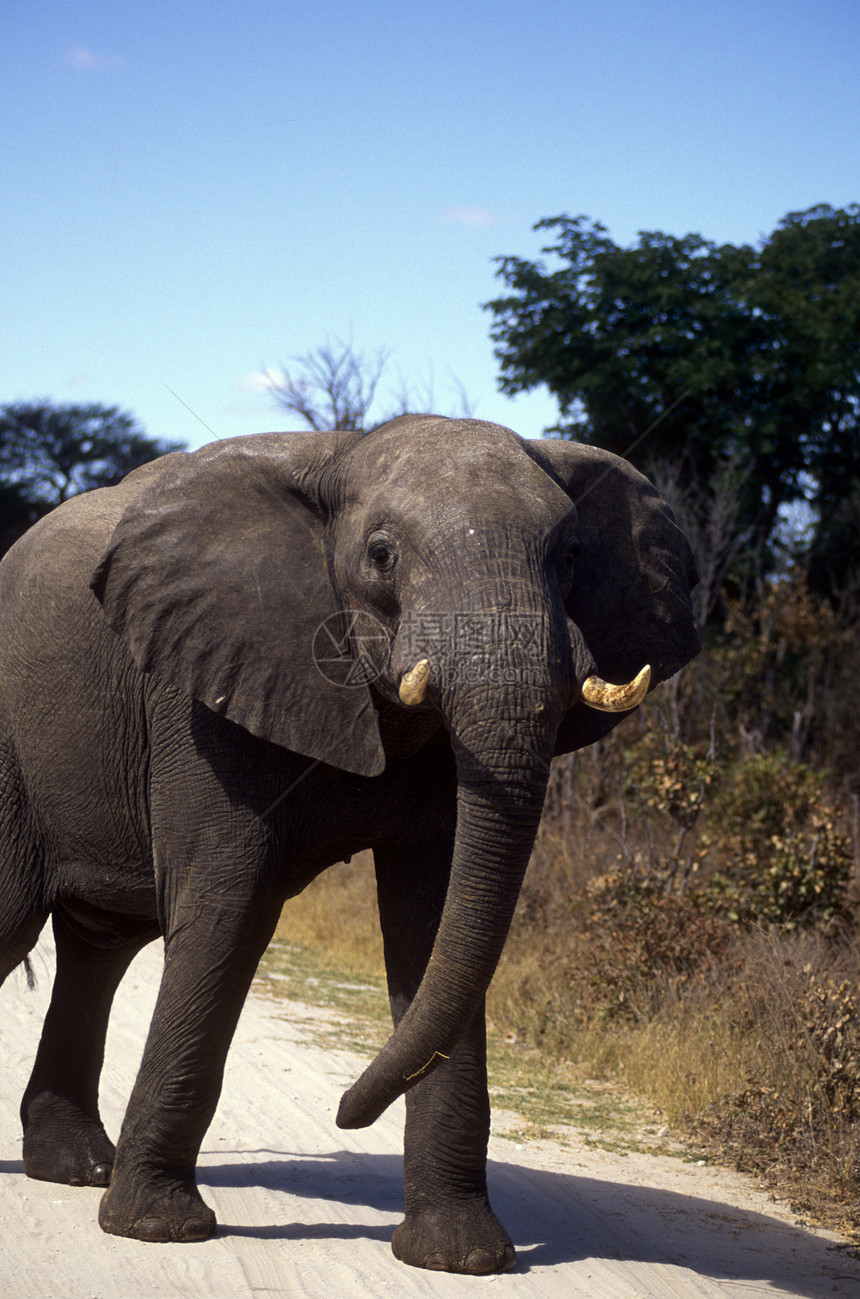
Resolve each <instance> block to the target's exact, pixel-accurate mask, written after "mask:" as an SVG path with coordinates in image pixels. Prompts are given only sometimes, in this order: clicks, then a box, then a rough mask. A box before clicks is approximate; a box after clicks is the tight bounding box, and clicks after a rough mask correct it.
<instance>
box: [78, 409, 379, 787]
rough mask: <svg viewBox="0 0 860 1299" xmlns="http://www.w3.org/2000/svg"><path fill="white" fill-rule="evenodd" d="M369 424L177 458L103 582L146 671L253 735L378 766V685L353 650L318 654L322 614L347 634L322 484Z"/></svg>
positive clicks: (96, 580) (149, 491)
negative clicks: (353, 661)
mask: <svg viewBox="0 0 860 1299" xmlns="http://www.w3.org/2000/svg"><path fill="white" fill-rule="evenodd" d="M359 437H360V435H359V434H356V433H307V434H305V433H281V434H278V433H266V434H258V435H256V436H253V437H245V438H233V439H230V440H227V441H224V442H219V443H215V444H213V445H211V446H207V447H203V448H202V449H201V450H199V451H195V452H193V453H192V454H190V455H186V456H182V457H181V458H180V457H177V458H176V460H175V461H174V462H173V463H171V464H168V463H166V464H165V466H164V469H163V471H162V472H161V473H160V474H159V475H158V476H157V477H155V478H154V480H149V479H147V480H145V481H144V482H143V484H142V488H141V490H140V492H139V493H138V495H137V496H136V497H135V498H134V499H133V501H132V503H131V504H130V505H129V506H128V507H127V508H126V510H125V512H124V514H123V515H122V517H121V518H120V521H119V523H118V524H117V527H116V529H115V531H114V533H113V536H112V538H111V541H110V544H109V545H108V548H107V550H106V552H105V554H104V555H103V557H102V559H101V562H100V563H99V566H98V568H97V569H96V571H95V574H94V577H93V580H92V588H93V590H94V592H95V594H96V596H97V597H98V599H99V600H100V601H101V603H102V607H103V609H104V613H105V617H106V618H107V621H108V623H109V624H110V626H111V627H112V628H113V629H114V631H116V632H117V633H118V634H119V636H120V637H121V638H122V639H123V640H124V642H125V644H126V645H127V647H128V649H129V650H130V652H131V654H132V657H133V658H134V661H135V663H136V664H137V665H138V667H139V668H140V669H141V670H142V671H144V672H149V673H152V674H153V675H154V676H157V677H158V678H160V679H162V680H164V681H167V682H169V683H170V684H171V685H173V686H175V687H177V689H179V690H182V691H183V692H184V693H185V694H188V695H190V696H191V697H192V698H194V699H197V700H200V701H201V702H202V703H204V704H206V706H207V707H208V708H210V709H212V711H213V712H215V713H219V714H221V715H223V716H224V717H227V718H229V719H230V720H231V721H233V722H237V723H238V724H239V725H240V726H243V727H245V729H246V730H248V731H250V732H251V734H252V735H256V736H259V737H261V738H262V739H265V740H270V741H272V742H273V743H275V744H279V745H283V746H284V747H285V748H288V749H291V750H293V751H295V752H297V753H301V754H303V755H305V756H306V757H309V758H316V759H320V760H321V761H323V762H326V763H329V764H331V765H332V766H336V767H341V768H342V769H344V770H346V771H351V772H355V773H356V774H358V775H366V776H372V775H378V774H379V773H380V772H381V771H382V770H383V768H384V765H385V759H384V754H383V749H382V745H381V742H380V737H379V728H378V725H377V719H376V711H375V709H374V706H373V703H372V700H371V697H370V692H369V690H368V688H367V686H366V685H365V684H361V682H360V680H359V682H358V684H356V683H355V674H352V673H349V672H347V671H345V670H344V664H343V663H340V664H339V665H337V666H336V669H335V670H334V671H331V672H329V674H328V675H325V674H324V671H321V670H320V669H319V668H318V667H317V665H316V663H317V658H319V657H320V654H319V644H320V642H319V640H318V641H317V658H315V654H314V648H315V646H314V638H315V636H317V634H318V632H319V630H320V628H321V626H323V633H322V635H323V637H324V642H325V644H327V645H328V646H329V649H330V650H331V647H332V646H335V651H336V652H337V651H338V650H339V648H340V646H341V645H342V644H345V643H346V628H345V625H344V615H343V614H342V613H341V612H340V610H339V606H338V603H337V600H336V596H335V590H334V586H333V584H332V578H331V568H332V565H331V555H330V553H329V549H328V545H327V535H326V508H325V505H324V503H323V498H322V496H321V492H320V488H321V482H322V480H323V479H324V478H325V476H326V475H327V474H328V473H330V472H331V471H332V470H333V468H334V466H335V465H336V462H337V461H338V460H339V458H340V457H341V456H342V455H343V454H344V453H345V452H347V451H348V450H349V448H350V447H351V446H352V445H354V443H355V442H356V441H357V440H358V438H359ZM327 620H329V621H328V622H327ZM326 627H327V628H328V629H329V630H330V631H331V629H334V631H333V633H332V634H331V635H330V636H328V637H326V635H325V628H326ZM323 668H325V665H324V664H323Z"/></svg>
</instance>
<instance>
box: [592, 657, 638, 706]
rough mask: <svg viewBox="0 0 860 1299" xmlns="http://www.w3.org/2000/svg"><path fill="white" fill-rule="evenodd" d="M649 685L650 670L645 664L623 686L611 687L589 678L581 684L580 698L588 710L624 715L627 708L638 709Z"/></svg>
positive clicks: (597, 678) (596, 678) (606, 682)
mask: <svg viewBox="0 0 860 1299" xmlns="http://www.w3.org/2000/svg"><path fill="white" fill-rule="evenodd" d="M650 684H651V668H650V667H649V666H648V664H646V665H645V667H644V668H643V669H642V671H641V672H640V673H638V675H637V676H635V677H634V678H633V680H632V681H628V683H627V685H625V686H611V685H610V684H609V682H608V681H601V679H600V677H589V678H588V680H587V681H585V682H584V683H583V686H582V697H583V699H584V700H585V702H586V703H587V704H588V706H589V708H596V709H598V711H599V712H601V713H624V712H626V711H627V709H628V708H638V706H639V704H641V703H642V700H643V699H644V698H645V696H646V695H647V693H648V687H649V685H650Z"/></svg>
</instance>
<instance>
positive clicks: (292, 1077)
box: [0, 945, 860, 1299]
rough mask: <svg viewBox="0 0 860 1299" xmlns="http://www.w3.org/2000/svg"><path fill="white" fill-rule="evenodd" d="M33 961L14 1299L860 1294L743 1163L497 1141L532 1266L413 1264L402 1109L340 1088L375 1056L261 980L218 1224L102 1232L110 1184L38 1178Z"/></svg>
mask: <svg viewBox="0 0 860 1299" xmlns="http://www.w3.org/2000/svg"><path fill="white" fill-rule="evenodd" d="M34 965H35V968H36V972H37V975H38V979H39V986H38V988H37V990H36V991H35V992H30V991H28V989H27V987H26V983H25V981H24V978H23V974H22V973H20V972H19V973H17V974H15V975H13V976H12V977H11V978H10V979H9V980H8V981H7V983H6V985H5V986H4V987H3V989H2V992H0V1043H2V1048H0V1049H2V1054H0V1294H2V1295H3V1296H4V1297H5V1299H30V1297H31V1296H32V1299H149V1297H150V1296H188V1297H189V1299H191V1297H192V1296H193V1297H194V1299H202V1297H204V1296H205V1297H207V1299H244V1297H245V1296H251V1295H255V1296H256V1295H273V1296H275V1295H283V1296H290V1299H295V1297H297V1296H307V1297H308V1299H334V1296H338V1297H339V1299H353V1297H354V1299H366V1297H367V1296H379V1295H392V1296H395V1295H396V1296H413V1295H414V1296H434V1297H435V1296H438V1297H439V1299H459V1297H460V1296H466V1295H468V1296H471V1299H475V1296H476V1295H479V1294H482V1293H484V1289H485V1287H487V1286H492V1287H494V1290H495V1292H497V1293H499V1294H502V1295H505V1296H509V1297H510V1299H526V1297H527V1296H535V1299H537V1296H540V1299H562V1296H564V1299H579V1297H580V1296H582V1299H586V1297H587V1299H596V1297H599V1299H694V1297H699V1296H701V1297H702V1299H712V1297H713V1296H717V1295H719V1296H732V1297H733V1299H753V1297H754V1296H761V1295H772V1296H780V1295H795V1296H808V1297H809V1299H819V1297H822V1299H823V1297H824V1296H828V1297H829V1296H833V1295H846V1296H847V1295H854V1296H858V1297H860V1263H858V1262H856V1261H855V1260H854V1259H852V1258H851V1257H850V1256H849V1255H848V1254H846V1253H845V1252H844V1251H841V1250H837V1249H834V1247H833V1245H834V1241H835V1237H832V1236H830V1235H828V1234H827V1233H824V1232H815V1231H813V1230H812V1229H810V1228H808V1227H803V1226H800V1225H798V1224H797V1223H796V1221H795V1218H794V1215H793V1214H791V1212H790V1211H788V1210H786V1209H783V1208H779V1207H777V1206H775V1205H773V1204H771V1203H770V1202H769V1201H768V1199H767V1197H766V1196H765V1195H764V1194H763V1193H760V1192H758V1191H756V1190H755V1189H754V1187H753V1186H752V1185H751V1184H749V1183H748V1182H746V1181H745V1180H744V1179H742V1178H740V1177H737V1176H735V1175H734V1174H732V1173H728V1172H725V1171H721V1170H716V1169H713V1168H708V1167H698V1166H695V1165H691V1164H685V1163H682V1162H680V1161H678V1160H675V1159H670V1158H663V1157H655V1156H648V1155H632V1154H628V1155H613V1154H607V1153H604V1152H601V1151H595V1150H581V1151H579V1150H570V1149H565V1148H562V1147H560V1146H555V1145H553V1144H552V1143H548V1142H546V1143H543V1142H541V1143H536V1144H529V1145H526V1146H518V1145H514V1144H513V1143H512V1142H510V1141H509V1140H506V1139H503V1138H501V1137H494V1138H493V1141H492V1146H491V1152H490V1153H491V1161H492V1162H491V1168H490V1178H491V1188H492V1193H493V1202H494V1205H495V1208H496V1211H497V1212H498V1214H499V1216H500V1217H501V1219H502V1221H503V1222H504V1223H505V1225H506V1226H507V1228H508V1230H509V1231H510V1232H511V1235H512V1237H513V1239H514V1243H515V1244H516V1246H517V1250H518V1254H519V1266H518V1269H517V1271H516V1272H515V1273H513V1274H511V1275H508V1276H501V1277H494V1278H479V1279H471V1278H465V1277H453V1276H447V1275H441V1274H434V1273H428V1272H421V1271H417V1270H415V1269H412V1268H405V1267H404V1266H403V1265H402V1264H399V1263H397V1262H396V1261H395V1259H394V1258H393V1256H392V1254H391V1252H390V1250H389V1245H388V1242H389V1238H390V1235H391V1231H392V1229H393V1227H394V1226H395V1224H396V1223H397V1221H398V1220H399V1216H400V1204H401V1189H400V1151H401V1134H402V1122H403V1116H402V1107H394V1108H393V1109H392V1110H391V1111H389V1112H388V1113H387V1114H385V1115H384V1116H383V1117H382V1118H381V1119H380V1120H379V1121H378V1122H377V1123H376V1124H375V1125H374V1126H373V1127H371V1128H369V1129H366V1130H365V1131H362V1132H355V1133H344V1132H340V1131H338V1129H337V1128H336V1127H335V1125H334V1118H333V1116H334V1113H335V1110H336V1108H337V1102H338V1099H339V1097H340V1094H341V1091H342V1090H343V1088H344V1087H345V1086H346V1085H347V1084H348V1083H349V1082H350V1081H352V1080H353V1079H354V1078H355V1076H356V1075H357V1073H358V1072H359V1070H360V1068H361V1065H362V1062H361V1061H359V1060H358V1059H356V1058H355V1057H351V1056H349V1055H347V1054H341V1053H337V1054H334V1053H332V1052H329V1051H326V1050H324V1049H321V1048H320V1047H319V1046H316V1045H313V1044H312V1043H311V1042H310V1041H309V1040H308V1036H309V1035H308V1033H307V1030H304V1031H303V1030H302V1028H301V1025H300V1024H299V1025H298V1026H297V1025H296V1022H295V1018H294V1017H293V1018H291V1014H290V1009H291V1008H290V1004H289V1003H273V1002H272V1001H271V1000H269V999H266V998H264V997H262V996H259V995H252V997H251V998H250V999H249V1002H248V1004H247V1006H246V1009H245V1012H244V1013H243V1017H242V1021H241V1024H240V1026H239V1031H238V1034H237V1038H236V1041H235V1043H234V1046H233V1050H232V1052H231V1056H230V1060H229V1063H228V1068H227V1077H226V1081H225V1086H224V1092H223V1095H222V1098H221V1103H220V1105H219V1108H218V1112H217V1114H216V1116H215V1120H214V1122H213V1124H212V1127H211V1129H210V1131H209V1133H208V1134H207V1137H206V1140H205V1142H204V1147H203V1154H202V1157H201V1167H200V1178H199V1180H200V1186H201V1189H202V1191H203V1194H204V1196H205V1197H206V1199H208V1200H209V1201H210V1203H211V1204H213V1206H214V1208H215V1211H216V1213H217V1214H218V1220H219V1223H220V1229H219V1233H218V1236H217V1237H216V1238H215V1239H213V1240H211V1241H207V1242H205V1243H203V1244H198V1245H143V1244H139V1243H137V1242H135V1241H130V1240H120V1239H118V1238H116V1237H113V1236H105V1235H104V1234H103V1233H102V1232H101V1231H100V1230H99V1228H98V1226H97V1223H96V1212H97V1209H98V1201H99V1196H100V1194H101V1193H100V1192H99V1191H97V1190H90V1189H73V1188H71V1187H63V1186H56V1185H52V1184H50V1183H44V1182H33V1181H29V1180H28V1179H27V1178H25V1177H24V1176H23V1172H22V1165H21V1159H20V1124H19V1120H18V1104H19V1100H20V1095H21V1092H22V1091H23V1088H24V1085H25V1083H26V1080H27V1076H28V1073H29V1068H30V1065H31V1063H32V1059H33V1056H34V1054H35V1050H36V1044H37V1041H38V1034H39V1031H40V1027H41V1022H42V1017H43V1015H44V1010H45V1006H46V1003H47V999H48V994H49V991H50V983H51V977H52V970H51V965H52V960H51V954H50V948H49V947H47V946H45V947H40V948H39V949H37V951H36V953H35V960H34ZM159 973H160V949H159V947H158V946H157V945H154V946H152V947H150V948H148V949H147V950H146V951H144V952H143V953H141V955H140V956H139V957H138V959H137V961H136V962H135V964H134V965H133V966H132V969H131V971H130V972H129V974H128V976H127V977H126V980H125V982H124V984H123V986H122V988H121V990H120V994H119V997H118V998H117V1003H116V1007H115V1011H114V1016H113V1023H112V1029H111V1035H110V1039H109V1043H108V1057H107V1062H106V1067H105V1075H104V1082H103V1092H102V1097H103V1103H102V1109H103V1113H104V1117H105V1120H106V1124H107V1127H108V1130H109V1131H111V1132H112V1133H113V1134H116V1132H117V1131H118V1128H119V1124H120V1119H121V1116H122V1111H123V1108H124V1105H125V1100H126V1097H127V1095H128V1092H129V1089H130V1086H131V1083H132V1079H133V1076H134V1073H135V1070H136V1067H137V1062H138V1060H139V1058H140V1052H141V1049H142V1045H143V1039H144V1035H145V1031H146V1026H147V1024H148V1020H149V1014H150V1011H151V1007H152V1004H153V1001H154V998H155V991H156V988H157V983H158V978H159ZM294 1009H295V1008H294ZM301 1012H302V1016H304V1017H306V1016H307V1015H308V1013H310V1012H308V1010H307V1008H301Z"/></svg>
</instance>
